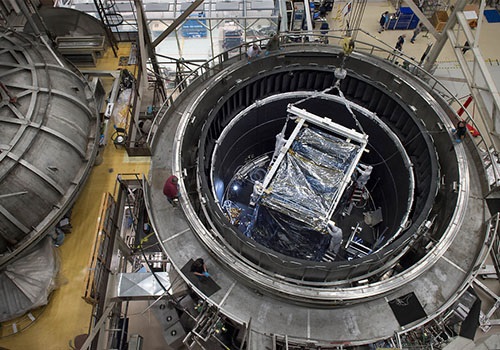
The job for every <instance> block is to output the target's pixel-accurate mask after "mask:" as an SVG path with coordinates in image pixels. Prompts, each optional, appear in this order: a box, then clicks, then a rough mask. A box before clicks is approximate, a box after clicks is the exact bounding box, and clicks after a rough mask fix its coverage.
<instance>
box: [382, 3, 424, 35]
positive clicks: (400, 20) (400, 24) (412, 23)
mask: <svg viewBox="0 0 500 350" xmlns="http://www.w3.org/2000/svg"><path fill="white" fill-rule="evenodd" d="M419 21H420V20H419V19H418V17H417V15H415V14H414V13H413V11H412V9H411V8H409V7H400V8H399V10H398V11H397V12H396V13H395V14H394V15H392V16H391V19H389V24H388V26H387V29H393V30H395V29H402V30H404V29H415V28H416V27H417V24H418V22H419Z"/></svg>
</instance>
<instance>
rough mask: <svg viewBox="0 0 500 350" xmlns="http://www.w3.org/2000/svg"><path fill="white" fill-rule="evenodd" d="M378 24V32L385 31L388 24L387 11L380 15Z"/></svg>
mask: <svg viewBox="0 0 500 350" xmlns="http://www.w3.org/2000/svg"><path fill="white" fill-rule="evenodd" d="M378 23H379V24H380V28H379V30H378V32H379V33H382V32H383V31H384V30H386V29H387V25H388V24H389V11H385V12H384V13H382V15H381V16H380V20H379V21H378Z"/></svg>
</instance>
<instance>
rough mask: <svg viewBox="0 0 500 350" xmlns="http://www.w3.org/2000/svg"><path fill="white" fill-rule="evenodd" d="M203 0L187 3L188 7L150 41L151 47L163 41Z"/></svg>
mask: <svg viewBox="0 0 500 350" xmlns="http://www.w3.org/2000/svg"><path fill="white" fill-rule="evenodd" d="M136 1H137V0H136ZM203 1H204V0H195V1H193V2H192V3H191V5H189V7H188V8H187V9H186V10H185V11H184V12H183V13H182V14H181V15H180V16H179V17H177V18H176V19H175V20H174V21H173V22H172V24H171V25H170V26H169V27H168V28H167V29H165V30H164V31H163V32H162V33H161V34H160V35H159V36H158V38H156V40H155V41H153V43H152V47H153V48H154V47H156V46H158V44H159V43H161V42H162V41H163V39H165V38H166V37H167V36H169V34H170V33H172V32H173V31H174V30H175V29H176V28H177V27H178V26H179V25H180V24H181V23H182V22H183V21H184V20H185V19H186V18H188V17H189V15H190V14H191V13H193V11H194V10H196V9H197V8H198V6H200V5H201V4H202V3H203Z"/></svg>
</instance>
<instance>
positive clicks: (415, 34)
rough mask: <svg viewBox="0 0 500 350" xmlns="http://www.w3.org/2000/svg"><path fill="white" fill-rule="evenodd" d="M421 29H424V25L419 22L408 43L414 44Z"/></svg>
mask: <svg viewBox="0 0 500 350" xmlns="http://www.w3.org/2000/svg"><path fill="white" fill-rule="evenodd" d="M423 29H424V24H423V23H422V22H420V23H419V24H418V26H417V28H415V29H414V30H413V36H412V37H411V39H410V42H411V43H412V44H415V39H416V38H417V35H419V34H420V32H421V31H422V30H423Z"/></svg>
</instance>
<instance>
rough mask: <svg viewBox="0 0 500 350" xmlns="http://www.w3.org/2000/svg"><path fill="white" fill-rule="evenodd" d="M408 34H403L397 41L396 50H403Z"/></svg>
mask: <svg viewBox="0 0 500 350" xmlns="http://www.w3.org/2000/svg"><path fill="white" fill-rule="evenodd" d="M405 38H406V34H401V35H400V36H399V37H398V41H397V42H396V50H398V51H403V44H404V43H405Z"/></svg>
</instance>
